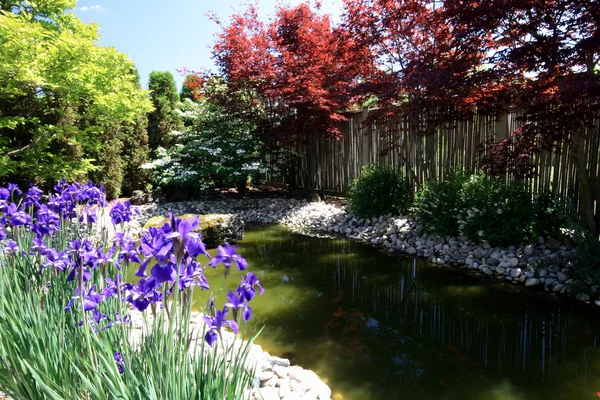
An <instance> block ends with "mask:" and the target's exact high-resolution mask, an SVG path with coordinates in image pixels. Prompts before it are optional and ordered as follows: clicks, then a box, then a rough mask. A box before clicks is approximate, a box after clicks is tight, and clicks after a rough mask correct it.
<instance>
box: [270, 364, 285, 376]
mask: <svg viewBox="0 0 600 400" xmlns="http://www.w3.org/2000/svg"><path fill="white" fill-rule="evenodd" d="M273 372H274V373H275V375H277V376H278V377H279V378H286V377H287V376H288V373H289V371H288V369H287V368H285V367H282V366H281V365H276V366H275V367H273Z"/></svg>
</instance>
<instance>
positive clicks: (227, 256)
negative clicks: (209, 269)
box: [209, 243, 248, 271]
mask: <svg viewBox="0 0 600 400" xmlns="http://www.w3.org/2000/svg"><path fill="white" fill-rule="evenodd" d="M236 250H237V247H233V246H232V245H230V244H229V243H225V246H219V247H218V248H217V255H216V257H215V258H213V259H212V260H211V262H210V263H209V265H211V266H213V267H216V266H217V265H218V264H223V265H224V266H225V267H226V268H229V267H231V265H232V264H236V266H237V268H238V269H239V270H240V271H243V270H245V269H246V268H247V267H248V263H247V262H246V260H245V259H244V257H242V256H241V255H239V254H237V252H236Z"/></svg>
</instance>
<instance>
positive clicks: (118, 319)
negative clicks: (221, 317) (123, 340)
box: [102, 312, 131, 331]
mask: <svg viewBox="0 0 600 400" xmlns="http://www.w3.org/2000/svg"><path fill="white" fill-rule="evenodd" d="M130 323H131V319H130V318H129V316H128V315H123V316H121V315H120V314H119V313H118V312H116V313H115V319H114V320H112V321H110V322H109V323H108V324H106V326H105V327H104V328H102V330H103V331H105V330H107V329H110V328H111V327H112V326H114V325H127V324H130Z"/></svg>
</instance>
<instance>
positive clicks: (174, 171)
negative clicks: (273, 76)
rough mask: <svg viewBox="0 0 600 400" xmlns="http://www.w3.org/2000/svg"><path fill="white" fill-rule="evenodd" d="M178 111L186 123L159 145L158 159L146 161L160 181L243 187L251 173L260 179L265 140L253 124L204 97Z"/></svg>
mask: <svg viewBox="0 0 600 400" xmlns="http://www.w3.org/2000/svg"><path fill="white" fill-rule="evenodd" d="M177 113H178V114H179V115H180V116H181V118H182V119H183V121H184V124H185V126H184V129H183V130H182V131H173V132H172V133H171V135H172V137H173V142H174V143H175V144H174V145H173V146H172V147H171V148H169V149H163V148H159V149H158V150H157V153H158V157H157V159H156V160H154V161H152V162H151V163H148V164H145V165H144V166H143V168H146V169H149V170H151V171H152V173H153V176H154V179H155V183H156V184H157V185H158V186H160V187H163V188H173V187H185V188H194V189H196V190H199V191H204V190H208V189H211V188H213V187H227V186H238V187H240V186H243V187H245V183H246V182H247V180H248V177H252V178H254V179H258V176H259V174H260V173H264V172H265V166H264V164H263V154H262V149H263V146H262V143H261V141H260V140H259V139H258V138H257V136H256V135H255V130H256V129H255V127H254V126H253V125H251V124H249V123H248V122H245V121H242V120H240V119H237V118H232V117H230V116H228V115H226V114H224V113H223V110H222V108H221V107H219V106H218V105H216V104H214V103H213V102H211V101H210V99H208V98H206V97H203V98H200V99H197V100H196V101H192V100H190V99H185V100H184V101H183V102H182V103H180V105H179V107H178V109H177Z"/></svg>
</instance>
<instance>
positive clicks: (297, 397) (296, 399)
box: [282, 392, 304, 400]
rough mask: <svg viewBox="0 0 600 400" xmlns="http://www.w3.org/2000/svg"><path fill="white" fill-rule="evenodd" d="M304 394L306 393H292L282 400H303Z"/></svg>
mask: <svg viewBox="0 0 600 400" xmlns="http://www.w3.org/2000/svg"><path fill="white" fill-rule="evenodd" d="M303 394H304V393H301V392H291V393H290V394H288V395H287V396H285V397H284V398H282V400H301V399H302V395H303Z"/></svg>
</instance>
